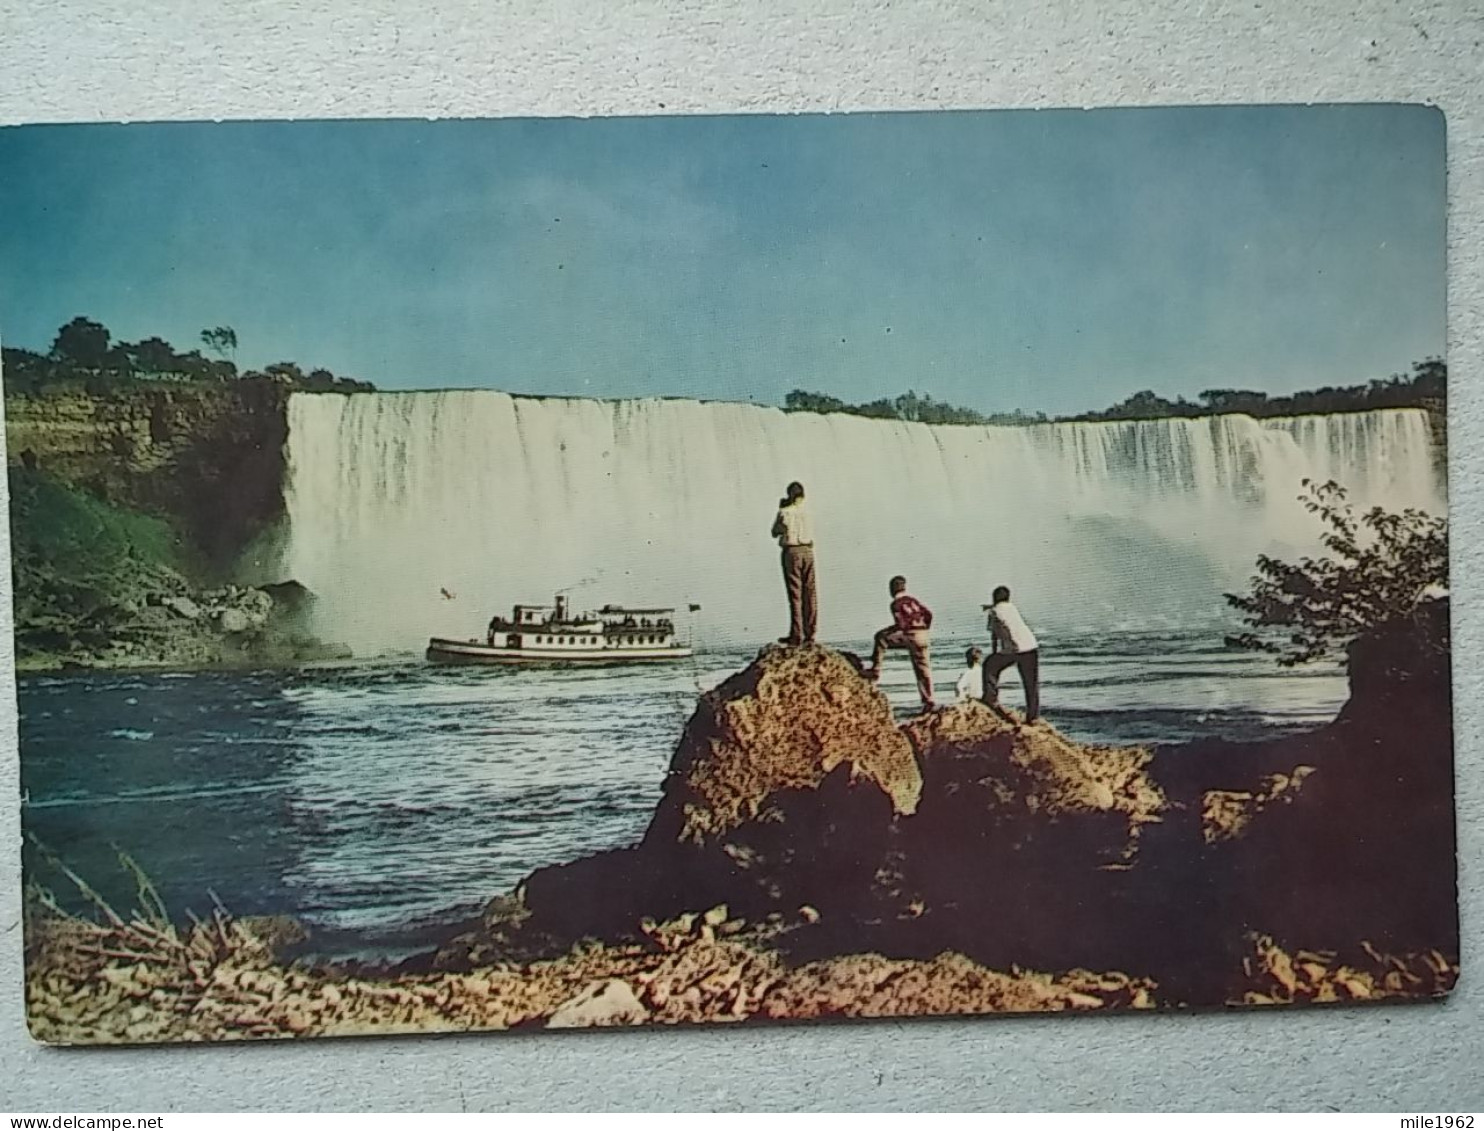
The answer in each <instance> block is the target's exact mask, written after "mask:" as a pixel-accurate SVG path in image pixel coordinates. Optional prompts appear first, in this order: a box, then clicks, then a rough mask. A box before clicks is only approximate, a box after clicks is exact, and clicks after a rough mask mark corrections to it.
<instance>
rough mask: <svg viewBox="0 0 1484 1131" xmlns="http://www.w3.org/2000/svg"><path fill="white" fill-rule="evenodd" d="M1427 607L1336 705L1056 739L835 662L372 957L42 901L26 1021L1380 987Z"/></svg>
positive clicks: (1426, 985) (1399, 860) (793, 1008)
mask: <svg viewBox="0 0 1484 1131" xmlns="http://www.w3.org/2000/svg"><path fill="white" fill-rule="evenodd" d="M1447 646H1448V608H1447V602H1446V601H1439V602H1431V603H1429V604H1428V605H1425V606H1422V607H1419V609H1418V610H1416V611H1415V612H1414V613H1412V614H1410V615H1409V616H1408V617H1405V618H1401V619H1399V620H1398V621H1397V622H1395V623H1394V624H1391V625H1388V626H1386V627H1385V628H1384V629H1382V630H1381V631H1379V632H1377V633H1375V634H1372V635H1371V636H1369V637H1367V638H1363V639H1362V640H1361V641H1358V642H1357V644H1356V646H1355V647H1354V649H1352V653H1351V664H1350V671H1351V691H1352V694H1351V699H1350V701H1349V703H1348V704H1347V706H1346V707H1345V709H1344V710H1343V711H1342V712H1341V714H1340V716H1339V717H1338V718H1337V719H1336V721H1335V722H1334V723H1333V724H1331V725H1330V726H1328V727H1325V728H1322V729H1320V730H1318V731H1315V732H1312V733H1310V734H1305V735H1299V736H1296V737H1293V738H1289V739H1284V740H1279V741H1275V742H1267V743H1252V744H1235V743H1199V744H1193V745H1192V746H1187V747H1179V748H1171V749H1162V750H1157V751H1153V750H1145V749H1139V748H1113V747H1095V746H1086V745H1082V744H1078V743H1076V742H1074V741H1072V740H1070V739H1068V738H1066V737H1065V736H1063V735H1061V734H1060V733H1059V732H1058V731H1056V730H1055V728H1054V727H1052V726H1050V725H1047V724H1044V723H1040V724H1032V725H1022V724H1021V723H1020V722H1019V720H1018V719H1016V717H1015V716H1014V715H1013V713H1010V712H1006V713H1004V714H996V713H995V712H991V711H989V710H988V709H986V708H984V707H983V706H982V705H980V704H977V703H973V704H967V705H960V706H957V707H953V708H950V709H948V710H945V711H942V712H939V713H937V714H935V715H931V716H927V717H924V718H920V719H915V720H913V721H911V722H908V723H906V724H903V725H898V724H897V723H896V722H895V720H894V719H893V718H892V716H891V711H890V708H889V707H888V705H887V703H886V701H885V699H884V698H883V697H882V696H881V695H880V693H879V692H878V691H877V690H876V689H875V688H874V687H873V686H872V685H871V684H869V683H868V682H867V681H865V680H864V679H862V678H861V676H860V673H859V664H858V661H856V660H855V659H854V658H853V657H850V656H848V655H845V654H841V653H837V652H832V651H830V650H828V649H824V648H814V647H811V648H798V649H780V648H769V649H765V650H764V651H763V652H762V653H761V654H760V655H759V657H758V659H757V660H756V661H755V662H754V663H753V664H752V665H750V666H749V667H748V668H747V669H746V670H745V671H743V672H740V673H738V674H737V675H735V676H733V677H732V678H731V679H729V680H727V681H726V682H725V683H723V684H722V685H720V686H719V687H717V688H716V689H715V690H714V691H712V692H709V693H708V694H706V695H704V696H702V697H701V700H700V702H699V704H698V706H697V709H696V712H695V714H694V715H693V716H692V718H691V720H690V722H689V723H688V724H687V726H686V728H685V731H684V733H683V734H682V736H681V738H680V741H679V744H678V746H677V748H676V752H675V755H674V757H673V759H672V762H671V766H670V770H669V773H668V775H667V779H666V785H665V789H664V796H663V798H662V800H661V802H660V803H659V805H658V806H657V808H656V811H655V813H654V816H653V818H652V820H651V823H650V826H649V829H648V830H647V832H646V834H645V836H644V837H643V839H642V840H641V841H640V842H639V843H638V844H635V845H633V846H630V847H627V848H620V849H615V850H612V851H609V852H604V853H599V854H597V855H594V856H590V857H587V858H584V859H581V860H577V861H573V862H571V863H568V864H565V865H561V866H557V867H552V868H544V869H540V870H538V871H536V872H534V873H533V874H531V875H530V876H529V877H527V879H526V880H525V881H524V882H523V883H521V884H520V885H518V887H517V888H516V889H515V890H514V891H512V892H509V893H507V894H505V895H502V896H499V897H498V898H496V899H494V900H493V901H492V902H491V903H490V905H489V906H488V907H487V908H486V910H485V912H484V913H483V914H482V915H481V916H480V917H479V918H478V919H477V920H475V921H472V922H469V923H466V924H463V925H462V926H460V927H458V928H456V929H453V930H450V931H449V932H448V933H447V935H446V936H445V937H444V938H443V939H442V941H441V943H440V944H439V945H438V946H437V947H436V949H430V950H429V951H428V952H427V953H426V954H423V955H421V956H419V957H417V958H415V959H412V960H409V961H407V962H404V963H402V964H400V965H399V966H398V967H396V968H388V969H372V968H360V969H349V968H338V969H334V968H312V967H308V966H304V965H301V964H295V963H293V962H292V961H290V960H289V959H288V958H287V957H285V956H286V955H287V954H288V953H289V951H288V950H275V943H274V941H273V939H274V937H275V932H273V931H270V930H267V929H265V928H264V927H263V926H262V925H260V924H259V925H254V924H253V923H242V922H233V921H232V920H230V919H228V918H226V917H225V916H224V915H220V914H219V915H218V916H216V917H215V918H214V919H213V920H212V921H211V922H209V923H201V924H198V925H196V926H194V927H193V928H191V929H190V930H184V929H182V928H179V927H177V926H175V925H172V924H171V923H170V922H169V921H168V920H167V919H166V918H165V917H164V915H163V909H158V910H157V911H156V912H155V913H154V914H152V915H151V914H143V913H141V915H138V916H135V917H134V918H133V919H132V920H126V919H125V918H124V917H123V916H118V915H116V914H114V913H113V912H111V911H109V912H107V914H104V915H102V916H101V918H100V920H99V921H95V922H84V921H81V920H76V919H72V918H69V917H67V916H64V915H63V914H62V913H61V912H59V911H58V910H57V909H56V906H55V904H54V903H52V904H47V903H46V902H44V901H43V899H42V897H41V896H40V895H33V899H32V904H31V908H30V911H29V913H28V918H27V932H28V933H27V953H28V965H27V971H28V982H27V987H28V989H27V1000H28V1015H29V1017H30V1023H31V1026H32V1031H33V1033H34V1034H35V1035H36V1036H37V1037H38V1039H42V1040H47V1041H56V1042H61V1043H71V1042H118V1041H125V1042H132V1041H172V1040H207V1039H210V1040H216V1039H234V1038H247V1037H269V1036H294V1035H319V1034H324V1035H330V1034H335V1035H340V1034H349V1033H371V1032H383V1033H384V1032H427V1031H434V1030H453V1029H458V1030H464V1029H498V1028H510V1027H516V1026H531V1025H546V1026H551V1027H565V1026H586V1025H616V1024H640V1023H688V1022H697V1021H761V1020H785V1019H804V1018H819V1017H871V1016H907V1015H937V1014H959V1013H985V1012H1030V1011H1046V1010H1093V1009H1106V1008H1174V1007H1211V1006H1223V1005H1269V1004H1278V1003H1288V1002H1333V1001H1371V1000H1380V999H1386V998H1409V999H1416V998H1427V997H1435V996H1439V995H1442V994H1445V993H1446V992H1447V991H1448V989H1449V988H1450V987H1451V986H1452V984H1453V982H1454V981H1455V979H1456V977H1457V973H1458V924H1457V912H1456V885H1455V860H1454V855H1453V833H1454V830H1453V816H1452V790H1451V775H1452V745H1451V742H1452V740H1451V699H1450V690H1449V671H1448V651H1447Z"/></svg>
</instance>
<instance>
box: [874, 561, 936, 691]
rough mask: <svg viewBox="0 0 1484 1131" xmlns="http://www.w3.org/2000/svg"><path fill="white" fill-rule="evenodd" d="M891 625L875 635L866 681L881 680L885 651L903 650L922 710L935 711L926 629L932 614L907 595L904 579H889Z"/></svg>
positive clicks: (898, 577)
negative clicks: (908, 660)
mask: <svg viewBox="0 0 1484 1131" xmlns="http://www.w3.org/2000/svg"><path fill="white" fill-rule="evenodd" d="M890 589H891V619H892V623H891V624H890V625H888V626H887V627H886V628H883V629H882V630H881V631H880V632H878V633H877V634H876V643H875V646H874V647H873V648H872V649H871V667H870V669H869V670H868V671H867V672H866V678H867V679H869V680H870V681H871V682H872V683H879V682H880V680H881V663H882V661H883V660H885V659H886V650H887V649H888V648H905V649H906V650H907V656H908V658H909V659H910V660H911V661H912V674H913V675H915V676H916V677H917V694H918V695H919V696H920V697H921V698H922V709H923V711H925V712H926V711H934V710H937V706H938V705H937V704H936V703H935V702H934V701H933V668H932V658H931V656H930V652H929V643H930V637H929V630H930V629H931V628H932V627H933V614H932V610H930V609H929V608H928V607H927V606H926V605H924V604H923V603H922V602H921V601H919V600H918V599H917V598H916V597H913V596H911V595H910V594H909V593H908V592H907V579H906V578H905V577H901V576H900V575H899V576H897V577H893V578H892V579H891V586H890Z"/></svg>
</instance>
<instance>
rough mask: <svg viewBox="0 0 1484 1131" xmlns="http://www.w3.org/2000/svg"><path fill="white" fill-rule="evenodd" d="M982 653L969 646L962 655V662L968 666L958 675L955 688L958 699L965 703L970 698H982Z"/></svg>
mask: <svg viewBox="0 0 1484 1131" xmlns="http://www.w3.org/2000/svg"><path fill="white" fill-rule="evenodd" d="M983 661H984V653H983V652H982V651H981V650H980V649H978V648H970V649H969V650H968V652H967V653H966V654H965V655H964V663H966V664H968V665H969V666H968V667H966V668H965V669H964V671H963V674H962V675H961V676H959V677H958V686H957V688H956V691H957V695H958V701H959V702H960V703H967V702H969V701H970V700H978V699H983V698H984V668H983V666H982V664H983Z"/></svg>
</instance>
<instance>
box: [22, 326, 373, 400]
mask: <svg viewBox="0 0 1484 1131" xmlns="http://www.w3.org/2000/svg"><path fill="white" fill-rule="evenodd" d="M200 340H201V344H202V345H203V346H205V347H206V349H207V350H209V351H210V352H211V353H214V354H216V355H217V356H216V357H215V358H210V357H204V356H203V355H202V354H201V351H200V350H190V351H188V352H186V353H181V352H179V351H177V350H176V348H175V347H174V346H172V345H171V344H170V343H169V342H167V341H165V340H164V339H163V338H144V339H142V340H141V341H137V342H116V341H114V340H113V336H112V335H111V334H110V333H109V331H108V327H106V326H104V325H103V324H102V323H101V322H95V321H93V320H92V319H90V318H84V317H82V316H79V317H77V318H74V319H73V320H72V321H71V322H69V323H67V325H65V326H63V327H61V328H60V329H59V330H58V331H57V336H56V338H55V340H54V341H53V342H52V348H51V350H50V351H49V352H47V353H44V354H41V353H36V352H34V351H32V350H24V349H14V348H11V347H9V346H7V347H5V350H4V356H3V359H0V360H3V365H4V370H5V391H6V392H7V393H31V394H34V393H41V392H46V391H49V390H59V391H60V390H63V389H82V390H84V391H86V392H90V393H105V392H109V391H112V390H114V389H117V388H121V387H124V386H127V385H137V384H141V383H143V384H166V383H174V384H193V385H201V384H213V383H214V384H226V383H229V382H235V381H271V382H274V383H275V384H279V385H283V386H285V387H286V388H289V389H292V390H296V391H304V392H340V393H359V392H372V391H374V390H375V388H376V386H374V385H372V384H371V383H370V382H368V381H357V380H353V379H352V378H349V377H337V376H335V374H333V373H331V372H330V371H329V370H328V369H314V370H311V371H310V372H309V373H308V374H307V375H306V374H305V373H304V372H303V371H302V370H300V368H299V366H298V365H296V364H294V363H293V362H290V361H280V362H278V363H277V364H274V365H270V366H268V367H267V369H266V370H265V371H262V372H260V371H257V370H251V369H249V370H247V371H245V372H239V371H238V369H237V364H236V362H235V361H233V360H232V356H233V355H235V354H236V352H237V331H235V330H234V329H232V327H230V326H216V327H213V328H211V329H209V330H202V331H201V335H200Z"/></svg>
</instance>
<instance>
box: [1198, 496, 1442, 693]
mask: <svg viewBox="0 0 1484 1131" xmlns="http://www.w3.org/2000/svg"><path fill="white" fill-rule="evenodd" d="M1299 500H1300V501H1301V502H1302V503H1303V504H1304V506H1305V507H1306V508H1307V509H1308V510H1309V511H1310V512H1311V513H1313V514H1316V515H1318V516H1319V519H1320V521H1321V522H1323V523H1324V525H1325V526H1326V527H1328V530H1327V531H1326V533H1325V534H1324V536H1323V538H1322V539H1321V542H1322V543H1323V545H1324V548H1325V549H1326V550H1327V551H1329V553H1328V555H1327V556H1325V557H1319V558H1308V557H1306V558H1301V559H1300V560H1299V562H1298V564H1296V565H1294V564H1290V563H1288V562H1283V561H1279V560H1277V559H1276V558H1271V557H1268V556H1267V555H1262V556H1260V557H1259V558H1258V559H1257V574H1256V575H1255V576H1254V577H1253V578H1252V589H1251V592H1250V593H1249V594H1247V595H1243V594H1239V593H1228V594H1226V600H1227V603H1228V604H1230V605H1231V606H1232V608H1234V609H1236V610H1237V611H1238V612H1240V613H1241V614H1242V619H1243V620H1244V621H1246V623H1247V624H1248V626H1249V627H1250V628H1252V629H1254V630H1255V631H1252V632H1245V633H1242V634H1240V635H1237V636H1229V637H1227V644H1228V645H1230V646H1232V647H1236V648H1249V649H1253V650H1256V651H1261V652H1268V653H1271V654H1273V655H1275V656H1277V657H1278V663H1279V664H1281V665H1282V666H1283V667H1294V666H1295V665H1297V664H1303V663H1308V662H1309V661H1311V660H1318V659H1324V658H1328V657H1335V656H1338V655H1341V654H1343V652H1344V650H1345V648H1346V647H1347V646H1348V645H1349V643H1350V642H1351V641H1352V640H1354V639H1355V638H1356V637H1357V636H1359V635H1360V634H1361V633H1362V632H1365V631H1367V630H1369V629H1371V628H1375V627H1377V626H1378V625H1380V624H1382V623H1384V622H1385V621H1387V620H1390V619H1391V618H1392V617H1395V616H1396V615H1397V614H1399V613H1405V612H1407V611H1409V610H1410V609H1412V608H1413V607H1414V606H1415V605H1416V604H1417V603H1418V601H1420V600H1422V599H1423V598H1424V597H1425V596H1427V594H1428V591H1429V590H1430V589H1435V588H1442V587H1446V585H1447V583H1448V520H1447V519H1446V518H1438V517H1435V516H1433V515H1429V514H1426V513H1425V512H1423V511H1419V510H1413V509H1408V510H1404V511H1401V512H1400V513H1396V512H1391V511H1386V510H1382V509H1381V508H1380V507H1373V508H1371V509H1370V510H1369V511H1366V512H1365V513H1364V514H1362V515H1359V516H1357V515H1356V513H1355V508H1354V507H1353V506H1352V505H1351V504H1350V503H1348V502H1347V501H1346V495H1345V489H1344V488H1343V487H1341V486H1340V485H1339V484H1338V483H1335V482H1333V481H1331V482H1328V483H1323V484H1319V485H1316V484H1314V483H1313V482H1312V481H1310V480H1308V479H1305V480H1304V494H1302V495H1300V496H1299Z"/></svg>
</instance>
